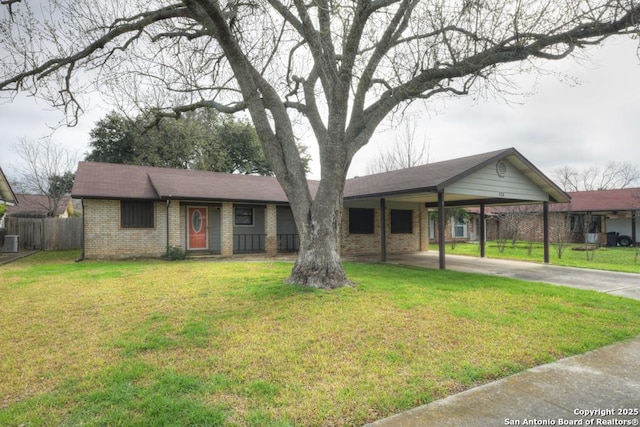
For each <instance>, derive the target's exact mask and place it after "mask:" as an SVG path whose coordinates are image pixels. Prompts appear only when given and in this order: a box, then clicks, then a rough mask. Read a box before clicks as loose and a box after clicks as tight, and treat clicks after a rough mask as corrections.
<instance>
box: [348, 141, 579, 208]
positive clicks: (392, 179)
mask: <svg viewBox="0 0 640 427" xmlns="http://www.w3.org/2000/svg"><path fill="white" fill-rule="evenodd" d="M500 160H505V161H508V162H509V163H510V164H511V165H512V166H513V167H515V168H516V169H517V170H518V171H519V172H520V173H522V174H523V175H524V176H525V177H526V178H527V179H528V180H529V181H530V182H531V183H533V184H534V185H535V186H537V187H538V188H539V189H540V190H542V191H543V192H544V193H546V194H547V195H548V196H549V201H550V202H568V201H569V200H571V198H570V197H569V195H568V194H567V193H565V192H564V191H562V189H560V188H559V187H558V186H557V185H556V184H554V183H553V181H551V180H550V179H549V178H547V177H546V176H545V175H544V174H543V173H542V172H540V170H538V168H536V167H535V166H534V165H533V164H532V163H531V162H529V161H528V160H527V159H526V158H524V156H522V155H521V154H520V153H519V152H518V151H517V150H516V149H515V148H508V149H504V150H498V151H492V152H488V153H482V154H476V155H472V156H467V157H461V158H457V159H453V160H447V161H442V162H437V163H429V164H426V165H422V166H416V167H413V168H407V169H401V170H397V171H392V172H384V173H378V174H374V175H368V176H363V177H358V178H353V179H350V180H347V182H346V186H345V200H357V199H365V198H376V197H377V198H380V197H396V198H397V197H398V196H400V197H402V196H403V195H404V196H405V197H407V200H409V198H410V197H413V198H420V199H422V200H423V201H425V202H427V203H429V202H431V203H433V202H435V201H436V200H437V193H438V192H440V191H444V192H445V193H446V189H447V187H449V186H451V185H452V184H455V183H456V182H459V181H460V180H462V179H463V178H466V177H468V176H470V175H472V174H473V173H475V172H477V171H479V170H481V169H483V168H485V167H487V166H489V165H492V164H494V163H497V162H498V161H500ZM445 198H446V195H445ZM480 201H484V202H490V203H510V202H515V201H511V200H505V199H486V200H481V199H479V198H476V197H468V198H463V199H460V200H457V201H455V202H456V203H457V204H459V205H462V204H471V203H477V202H480ZM519 203H522V200H520V201H519Z"/></svg>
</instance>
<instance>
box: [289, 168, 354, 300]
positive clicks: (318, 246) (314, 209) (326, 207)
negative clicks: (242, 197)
mask: <svg viewBox="0 0 640 427" xmlns="http://www.w3.org/2000/svg"><path fill="white" fill-rule="evenodd" d="M344 181H345V180H344V176H342V174H341V173H337V174H334V175H333V176H326V175H325V176H324V177H323V178H322V180H321V183H320V186H319V188H318V191H317V193H316V195H315V198H314V199H313V201H312V202H311V203H296V201H295V200H291V198H290V201H291V207H292V210H293V214H294V217H295V220H296V225H297V227H298V234H299V236H300V249H299V251H298V259H297V260H296V264H295V266H294V268H293V271H292V272H291V276H290V277H289V280H288V282H289V283H292V284H293V283H295V284H299V285H303V286H308V287H312V288H320V289H335V288H339V287H342V286H350V285H351V284H352V283H351V282H350V281H349V279H347V275H346V274H345V272H344V269H343V267H342V262H341V260H340V250H341V247H340V246H341V245H340V242H341V234H342V233H341V232H342V196H343V189H344Z"/></svg>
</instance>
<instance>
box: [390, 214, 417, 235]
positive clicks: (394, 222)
mask: <svg viewBox="0 0 640 427" xmlns="http://www.w3.org/2000/svg"><path fill="white" fill-rule="evenodd" d="M391 233H409V234H410V233H413V211H411V210H399V209H391Z"/></svg>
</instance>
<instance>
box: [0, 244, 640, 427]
mask: <svg viewBox="0 0 640 427" xmlns="http://www.w3.org/2000/svg"><path fill="white" fill-rule="evenodd" d="M76 257H77V254H75V253H39V254H36V255H34V256H32V257H28V258H25V259H22V260H20V261H17V262H15V263H12V264H9V265H6V266H4V267H0V295H2V298H0V325H2V328H0V378H2V381H0V396H1V400H0V425H9V426H19V425H28V426H48V425H78V424H83V425H88V426H93V425H141V426H142V425H211V426H216V425H224V426H227V425H233V426H308V425H312V426H313V425H318V426H319V425H361V424H363V423H365V422H369V421H373V420H375V419H379V418H382V417H386V416H389V415H391V414H393V413H397V412H399V411H402V410H406V409H409V408H412V407H415V406H417V405H420V404H424V403H427V402H430V401H432V400H435V399H438V398H441V397H444V396H447V395H450V394H452V393H455V392H459V391H461V390H464V389H467V388H470V387H473V386H475V385H478V384H482V383H486V382H489V381H492V380H495V379H498V378H502V377H504V376H507V375H510V374H512V373H515V372H518V371H521V370H524V369H527V368H529V367H532V366H536V365H539V364H542V363H545V362H550V361H553V360H556V359H558V358H561V357H565V356H570V355H573V354H578V353H582V352H585V351H588V350H591V349H594V348H598V347H601V346H604V345H607V344H610V343H613V342H617V341H620V340H624V339H627V338H630V337H633V336H637V335H638V334H640V322H639V321H638V320H639V319H640V301H634V300H629V299H625V298H620V297H614V296H610V295H606V294H601V293H596V292H589V291H581V290H576V289H570V288H563V287H558V286H551V285H544V284H533V283H527V282H522V281H517V280H513V279H509V278H499V277H489V276H480V275H472V274H465V273H459V272H452V271H439V270H422V269H417V268H408V267H400V266H390V265H377V264H355V263H350V264H346V265H345V268H346V270H347V273H348V275H349V277H350V278H351V279H352V280H353V281H355V282H356V283H357V286H356V287H355V288H345V289H338V290H334V291H315V290H308V289H302V288H299V287H295V286H290V285H285V284H284V279H285V278H286V277H287V275H288V273H289V271H290V269H291V264H289V263H283V262H195V261H184V262H173V263H170V262H163V261H153V260H144V261H135V262H134V261H122V262H93V261H84V262H81V263H75V262H73V260H74V259H75V258H76Z"/></svg>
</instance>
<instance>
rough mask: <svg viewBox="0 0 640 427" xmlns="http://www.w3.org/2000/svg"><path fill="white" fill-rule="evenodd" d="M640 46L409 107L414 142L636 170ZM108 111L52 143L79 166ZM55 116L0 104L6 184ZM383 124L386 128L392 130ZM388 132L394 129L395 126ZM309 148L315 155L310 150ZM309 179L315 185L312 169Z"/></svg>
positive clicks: (362, 167)
mask: <svg viewBox="0 0 640 427" xmlns="http://www.w3.org/2000/svg"><path fill="white" fill-rule="evenodd" d="M637 46H638V42H637V41H634V40H630V39H624V38H617V39H611V40H609V41H608V42H607V43H606V45H604V46H602V47H595V48H591V50H590V51H589V52H591V55H590V56H591V58H592V59H593V61H592V62H590V63H587V64H581V65H580V64H577V63H576V61H574V60H573V59H566V60H563V61H561V62H554V63H553V69H555V70H558V71H560V72H563V73H565V74H568V75H569V76H572V77H574V78H576V79H577V80H578V81H579V84H577V85H576V84H574V83H572V82H571V83H569V82H567V81H565V82H563V81H561V79H559V78H558V76H557V75H543V76H538V78H537V81H538V82H537V84H535V85H534V82H535V80H536V79H534V78H533V77H532V76H523V77H522V78H521V79H519V81H520V82H519V83H520V87H519V91H520V92H521V93H532V94H530V95H527V96H510V97H509V99H510V100H511V101H512V102H511V103H510V104H508V103H505V102H504V101H502V100H495V99H489V100H482V99H481V100H477V101H474V100H473V99H472V98H471V97H464V98H458V99H455V100H454V99H452V100H448V101H447V102H446V103H444V104H443V103H438V104H437V105H435V106H430V107H429V108H425V107H424V106H423V105H418V104H416V105H414V106H413V107H412V110H413V114H414V115H415V116H417V117H418V118H417V119H416V122H417V140H419V141H423V140H424V141H427V142H428V146H429V159H430V162H436V161H441V160H447V159H452V158H455V157H461V156H465V155H469V154H477V153H482V152H486V151H493V150H498V149H502V148H508V147H515V148H516V149H517V150H518V151H520V153H522V154H523V155H524V156H525V157H526V158H527V159H529V160H530V161H531V162H532V163H533V164H534V165H536V166H537V167H538V168H539V169H541V170H542V171H543V172H544V173H546V174H548V175H549V174H550V173H551V171H552V170H553V169H555V168H559V167H562V166H565V165H569V166H573V167H577V168H583V167H587V166H600V167H603V166H605V165H606V163H607V162H608V161H617V162H632V163H633V164H635V165H636V166H638V167H640V60H639V59H638V57H637V54H636V49H637ZM107 111H108V108H103V107H101V105H100V104H99V101H98V100H94V101H93V105H92V106H91V109H90V110H89V112H88V113H87V114H86V115H85V116H83V117H82V118H81V121H80V123H79V124H78V126H77V127H75V128H65V127H63V128H59V129H58V130H56V131H55V132H54V133H53V140H54V141H56V142H59V143H62V144H65V145H66V146H67V147H69V149H70V150H73V151H75V152H77V153H78V157H79V158H80V159H82V158H83V157H84V154H85V153H86V152H87V151H88V146H87V142H88V140H89V131H90V130H91V129H92V128H93V127H94V125H95V123H96V121H98V120H99V119H101V118H102V117H103V116H104V115H105V114H106V112H107ZM60 119H61V114H60V113H58V112H56V111H54V110H52V109H51V108H50V107H48V106H47V105H45V104H44V103H43V102H35V101H34V100H33V99H31V98H26V97H20V98H18V99H17V100H16V101H14V102H13V103H5V104H1V105H0V130H1V135H0V167H2V169H3V170H4V171H5V173H6V174H7V175H9V178H11V176H12V173H13V166H14V165H15V163H16V162H17V161H18V158H17V155H16V154H15V150H14V148H13V146H14V144H15V143H16V142H18V139H19V138H22V137H24V138H27V139H35V138H40V137H43V136H45V135H49V134H51V130H50V127H51V126H53V125H55V124H56V123H57V122H58V121H59V120H60ZM389 127H390V126H389V125H387V126H385V128H389ZM391 127H393V128H394V129H401V128H402V126H401V125H400V124H398V123H394V124H392V126H391ZM399 136H400V132H397V134H396V133H395V132H394V131H393V130H385V129H384V128H383V129H381V131H380V132H378V134H377V135H376V136H375V137H374V138H373V139H372V141H371V142H370V144H369V145H368V146H366V147H365V148H363V149H362V150H361V151H360V152H359V153H358V154H357V155H356V157H355V158H354V160H353V163H352V166H351V169H350V171H349V175H350V176H358V175H360V176H361V175H365V174H366V173H367V167H368V165H369V163H370V162H372V161H373V159H374V158H375V156H376V154H377V153H378V152H380V150H381V149H382V147H383V146H384V145H385V144H393V143H395V142H396V141H397V140H398V137H399ZM313 151H314V150H312V152H313ZM311 177H312V178H319V167H318V165H317V162H314V164H313V170H312V176H311Z"/></svg>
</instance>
